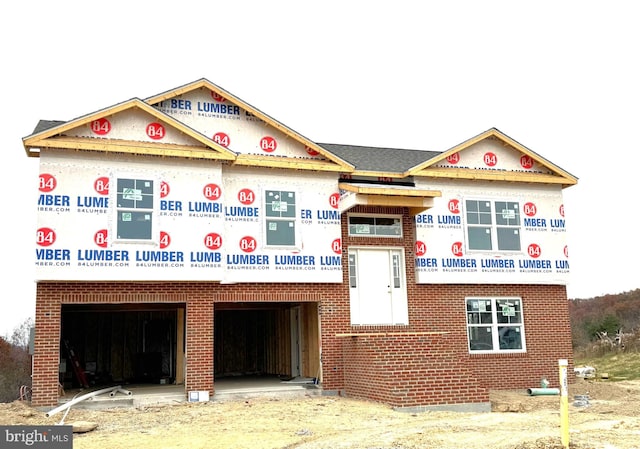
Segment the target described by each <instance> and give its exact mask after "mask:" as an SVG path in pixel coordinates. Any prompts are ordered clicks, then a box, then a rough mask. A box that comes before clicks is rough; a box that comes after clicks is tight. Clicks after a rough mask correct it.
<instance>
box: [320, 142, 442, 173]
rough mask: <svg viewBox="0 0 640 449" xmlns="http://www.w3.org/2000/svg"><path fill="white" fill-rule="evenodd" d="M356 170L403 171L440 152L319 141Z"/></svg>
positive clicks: (323, 146)
mask: <svg viewBox="0 0 640 449" xmlns="http://www.w3.org/2000/svg"><path fill="white" fill-rule="evenodd" d="M318 145H320V146H321V147H322V148H324V149H326V150H328V151H330V152H331V153H333V154H335V155H336V156H338V157H339V158H340V159H342V160H344V161H346V162H348V163H350V164H352V165H353V166H355V168H356V170H358V171H373V172H391V173H404V172H406V171H407V170H409V169H410V168H413V167H415V166H416V165H419V164H421V163H423V162H425V161H428V160H429V159H431V158H433V157H435V156H437V155H439V154H440V152H439V151H422V150H403V149H400V148H379V147H365V146H358V145H341V144H333V143H319V144H318Z"/></svg>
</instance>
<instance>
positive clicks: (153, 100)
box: [145, 79, 354, 172]
mask: <svg viewBox="0 0 640 449" xmlns="http://www.w3.org/2000/svg"><path fill="white" fill-rule="evenodd" d="M201 87H206V88H207V89H210V90H212V91H213V92H215V93H217V94H218V95H220V96H221V97H223V98H226V99H228V100H229V101H231V102H232V103H235V104H237V105H239V106H241V107H242V108H244V109H245V110H247V111H249V112H250V113H251V114H253V115H255V116H256V117H258V118H259V119H261V120H263V121H264V122H266V123H267V124H269V125H270V126H272V127H274V128H276V129H277V130H279V131H281V132H282V133H284V134H285V135H287V136H289V137H291V138H293V139H294V140H296V141H298V142H300V143H302V144H303V145H306V146H307V147H309V148H311V149H312V150H314V151H317V152H318V153H319V154H322V155H323V156H324V157H326V158H327V159H329V160H331V161H333V162H334V163H336V164H338V165H340V166H341V168H342V169H343V171H349V172H351V171H353V169H354V166H353V165H351V164H350V163H348V162H347V161H345V160H343V159H340V158H339V157H337V156H336V155H335V154H333V153H331V152H330V151H327V150H326V149H324V148H322V147H321V146H320V145H318V144H316V143H315V142H313V141H311V140H310V139H308V138H306V137H304V136H303V135H301V134H299V133H297V132H296V131H294V130H292V129H291V128H289V127H287V126H285V125H283V124H282V123H280V122H278V121H277V120H275V119H273V118H271V117H270V116H268V115H267V114H265V113H264V112H262V111H260V110H259V109H256V108H254V107H253V106H251V105H250V104H248V103H246V102H245V101H243V100H241V99H240V98H238V97H236V96H235V95H233V94H232V93H231V92H228V91H226V90H225V89H223V88H221V87H220V86H217V85H216V84H213V83H212V82H211V81H208V80H206V79H201V80H198V81H195V82H193V83H191V84H187V85H185V86H182V87H179V88H177V89H174V90H171V91H168V92H165V93H163V94H160V95H156V96H153V97H150V98H147V99H146V100H145V101H146V102H147V103H148V104H150V105H154V104H156V103H159V102H161V101H164V100H167V99H169V98H173V97H177V96H179V95H183V94H185V93H188V92H191V91H193V90H196V89H199V88H201ZM333 171H339V170H333Z"/></svg>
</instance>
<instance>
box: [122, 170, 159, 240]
mask: <svg viewBox="0 0 640 449" xmlns="http://www.w3.org/2000/svg"><path fill="white" fill-rule="evenodd" d="M154 195H155V193H154V181H153V180H151V179H139V178H117V179H116V213H117V220H116V238H117V240H123V241H127V240H137V241H145V240H152V239H153V213H154Z"/></svg>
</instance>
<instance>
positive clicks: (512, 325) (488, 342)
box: [466, 297, 525, 353]
mask: <svg viewBox="0 0 640 449" xmlns="http://www.w3.org/2000/svg"><path fill="white" fill-rule="evenodd" d="M466 308H467V334H468V337H469V351H470V352H471V353H474V352H524V351H525V339H524V321H523V318H522V299H520V298H515V297H514V298H504V297H501V298H487V297H478V298H466Z"/></svg>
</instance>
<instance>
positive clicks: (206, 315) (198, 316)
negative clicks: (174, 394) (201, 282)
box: [185, 298, 214, 397]
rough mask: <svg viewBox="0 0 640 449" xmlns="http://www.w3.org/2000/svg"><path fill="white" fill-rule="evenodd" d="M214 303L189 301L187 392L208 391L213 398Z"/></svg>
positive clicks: (210, 301)
mask: <svg viewBox="0 0 640 449" xmlns="http://www.w3.org/2000/svg"><path fill="white" fill-rule="evenodd" d="M213 323H214V321H213V301H212V300H211V299H210V298H197V299H189V300H188V301H187V332H186V334H187V336H186V338H187V342H186V347H187V350H186V360H187V368H186V380H185V390H186V392H187V394H188V392H189V391H208V392H209V396H210V397H211V396H213V393H214V389H213V348H214V346H213V335H214V333H213Z"/></svg>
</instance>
